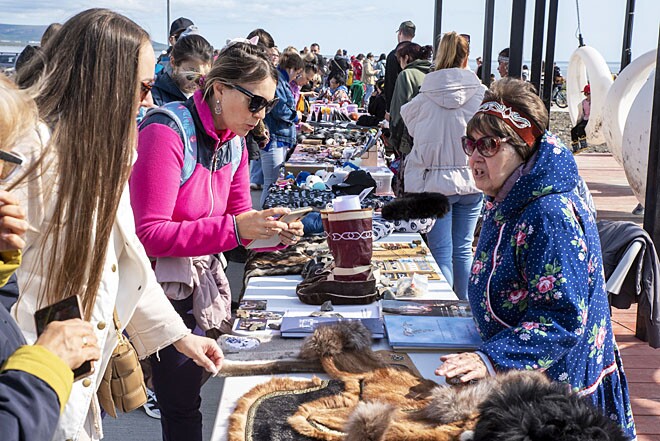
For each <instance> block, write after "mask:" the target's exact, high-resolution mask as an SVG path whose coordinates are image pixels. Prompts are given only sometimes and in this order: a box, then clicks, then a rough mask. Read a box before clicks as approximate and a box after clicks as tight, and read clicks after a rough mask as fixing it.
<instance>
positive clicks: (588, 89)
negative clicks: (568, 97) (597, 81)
mask: <svg viewBox="0 0 660 441" xmlns="http://www.w3.org/2000/svg"><path fill="white" fill-rule="evenodd" d="M582 93H591V86H590V85H589V84H587V85H586V86H584V89H582Z"/></svg>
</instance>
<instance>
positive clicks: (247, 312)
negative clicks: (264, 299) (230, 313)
mask: <svg viewBox="0 0 660 441" xmlns="http://www.w3.org/2000/svg"><path fill="white" fill-rule="evenodd" d="M282 317H284V312H283V311H264V310H261V309H237V310H236V318H239V319H261V320H270V321H279V320H282Z"/></svg>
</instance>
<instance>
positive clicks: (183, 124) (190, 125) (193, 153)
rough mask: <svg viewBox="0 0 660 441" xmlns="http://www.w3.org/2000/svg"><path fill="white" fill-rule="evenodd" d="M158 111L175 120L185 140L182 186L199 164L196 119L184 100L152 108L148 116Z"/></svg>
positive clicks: (182, 138) (180, 185)
mask: <svg viewBox="0 0 660 441" xmlns="http://www.w3.org/2000/svg"><path fill="white" fill-rule="evenodd" d="M157 113H160V114H164V115H167V116H168V117H169V118H170V119H171V120H172V121H174V123H175V124H176V125H177V127H178V129H179V132H180V134H181V140H182V141H183V168H182V169H181V181H180V184H179V187H182V186H183V184H185V183H186V181H187V180H188V179H189V178H190V176H192V174H193V172H194V171H195V166H196V165H197V133H196V131H195V121H194V120H193V117H192V114H191V113H190V110H188V108H187V107H186V106H184V105H183V103H182V102H177V101H174V102H171V103H167V104H164V105H162V106H161V107H157V108H155V109H151V110H150V111H149V113H148V114H147V117H148V116H151V115H154V114H157ZM146 119H147V118H145V120H146ZM232 166H233V165H232Z"/></svg>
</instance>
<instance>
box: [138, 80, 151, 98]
mask: <svg viewBox="0 0 660 441" xmlns="http://www.w3.org/2000/svg"><path fill="white" fill-rule="evenodd" d="M153 87H154V81H153V80H144V81H141V82H140V101H143V100H144V99H145V98H146V97H147V95H148V94H149V92H151V89H153Z"/></svg>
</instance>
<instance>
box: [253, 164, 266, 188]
mask: <svg viewBox="0 0 660 441" xmlns="http://www.w3.org/2000/svg"><path fill="white" fill-rule="evenodd" d="M263 183H264V173H263V171H262V170H261V159H253V160H252V161H250V184H259V185H263Z"/></svg>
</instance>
